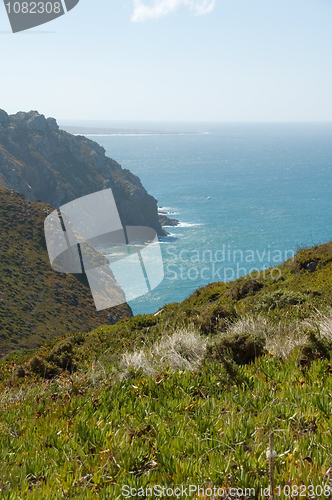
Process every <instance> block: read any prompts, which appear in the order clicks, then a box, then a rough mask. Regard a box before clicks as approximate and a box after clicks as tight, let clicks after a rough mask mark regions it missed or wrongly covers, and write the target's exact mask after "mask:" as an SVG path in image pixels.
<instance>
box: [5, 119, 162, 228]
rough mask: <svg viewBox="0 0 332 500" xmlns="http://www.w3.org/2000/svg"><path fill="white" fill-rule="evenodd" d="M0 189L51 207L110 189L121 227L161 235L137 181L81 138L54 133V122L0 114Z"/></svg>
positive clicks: (150, 200)
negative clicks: (150, 230) (135, 227)
mask: <svg viewBox="0 0 332 500" xmlns="http://www.w3.org/2000/svg"><path fill="white" fill-rule="evenodd" d="M0 186H1V187H7V188H10V189H13V190H14V191H17V192H20V193H22V194H23V195H24V197H25V198H26V199H27V200H29V201H35V200H36V199H38V200H41V201H42V202H45V203H48V204H49V205H51V206H52V207H54V208H59V207H60V206H61V205H63V204H65V203H67V202H69V201H72V200H74V199H76V198H79V197H81V196H84V195H87V194H91V193H93V192H96V191H100V190H102V189H105V188H111V189H112V191H113V194H114V198H115V201H116V204H117V207H118V211H119V214H120V218H121V221H122V224H123V225H125V226H127V225H129V226H130V225H142V226H149V227H152V228H153V229H155V230H156V232H157V234H158V235H166V234H167V232H166V231H165V230H164V229H163V228H162V226H161V224H160V221H159V218H158V209H157V200H155V198H153V197H152V196H150V195H149V194H148V193H147V191H146V190H145V189H144V187H143V186H142V184H141V182H140V180H139V178H138V177H137V176H136V175H134V174H132V173H131V172H130V171H129V170H126V169H122V168H121V166H120V165H119V164H118V163H117V162H116V161H114V160H112V159H110V158H108V157H107V156H105V149H104V148H102V147H101V146H100V145H99V144H97V143H96V142H94V141H91V140H89V139H87V138H86V137H83V136H74V135H72V134H69V133H68V132H65V131H64V130H60V129H59V126H58V124H57V122H56V120H55V119H54V118H45V116H44V115H41V114H39V113H38V112H37V111H30V112H29V113H24V112H19V113H17V114H15V115H8V114H7V113H6V112H5V111H3V110H0Z"/></svg>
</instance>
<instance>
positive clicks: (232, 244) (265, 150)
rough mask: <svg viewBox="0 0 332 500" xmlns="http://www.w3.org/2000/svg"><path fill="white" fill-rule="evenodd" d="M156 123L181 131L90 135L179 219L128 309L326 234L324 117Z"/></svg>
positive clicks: (331, 186) (331, 230)
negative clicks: (159, 274) (155, 278)
mask: <svg viewBox="0 0 332 500" xmlns="http://www.w3.org/2000/svg"><path fill="white" fill-rule="evenodd" d="M155 127H156V129H157V130H175V131H180V132H181V131H182V132H183V133H182V134H158V133H156V134H147V135H142V134H137V135H133V134H131V135H105V136H100V135H98V136H92V135H91V136H89V138H91V139H93V140H95V141H96V142H98V143H99V144H101V145H102V146H104V148H105V149H106V154H107V155H108V156H110V157H111V158H114V159H115V160H117V161H118V162H119V163H120V164H121V165H122V167H123V168H127V169H129V170H131V171H132V172H133V173H134V174H136V175H138V176H139V178H140V179H141V181H142V184H143V186H144V187H145V188H146V190H147V191H148V192H149V193H150V194H151V195H153V196H154V197H155V198H156V199H157V200H158V206H160V207H163V210H165V211H167V212H169V214H170V215H169V216H170V217H173V216H174V217H175V218H177V219H179V220H180V222H181V225H180V226H179V227H174V228H173V227H172V228H166V229H167V230H168V231H169V232H170V233H171V234H170V235H169V236H167V237H163V238H161V239H160V242H161V248H162V255H163V261H164V273H165V277H164V280H163V281H162V283H161V284H160V285H159V286H158V287H157V288H155V289H154V290H153V291H151V292H149V293H148V294H146V295H144V296H143V297H140V298H138V299H135V300H133V301H131V302H130V305H131V307H132V309H133V312H134V314H139V313H151V312H155V311H157V310H158V309H159V308H160V307H162V306H163V305H164V304H167V303H170V302H178V301H181V300H183V299H184V298H186V297H187V296H189V295H190V294H191V293H192V292H193V291H194V290H195V289H196V288H199V287H201V286H204V285H207V284H208V283H211V282H214V281H229V280H231V279H235V278H237V277H239V276H243V275H244V274H247V273H249V272H251V271H252V270H254V269H258V270H260V271H261V272H263V270H264V269H268V268H270V267H272V266H276V265H278V264H280V263H281V262H282V261H284V260H286V259H287V258H290V257H292V255H293V254H294V253H295V252H296V250H297V249H298V248H299V247H301V246H304V245H307V246H311V245H314V244H320V243H323V242H325V241H329V240H332V124H331V123H325V124H324V123H311V124H310V123H308V124H295V123H294V124H282V123H278V124H276V123H274V124H273V123H270V124H268V123H267V124H250V123H247V124H236V123H230V124H191V125H190V126H189V125H188V124H182V125H181V124H164V125H163V124H158V125H155ZM150 128H151V126H150ZM188 131H189V132H190V133H185V132H188ZM265 272H270V271H265ZM255 275H256V276H257V272H256V274H255Z"/></svg>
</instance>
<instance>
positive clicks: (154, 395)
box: [0, 243, 332, 500]
mask: <svg viewBox="0 0 332 500" xmlns="http://www.w3.org/2000/svg"><path fill="white" fill-rule="evenodd" d="M313 262H314V264H312V263H313ZM331 265H332V243H327V244H325V245H321V246H319V247H315V248H312V249H305V250H301V251H300V252H298V254H297V255H296V256H295V258H294V259H292V260H290V261H287V262H286V263H284V264H283V265H282V266H280V273H278V274H279V277H278V279H275V278H273V277H271V273H269V272H266V274H265V277H264V276H262V277H261V278H257V279H254V278H252V277H251V278H250V277H244V278H240V279H239V280H237V281H235V282H232V283H214V284H211V285H208V286H207V287H204V288H201V289H199V290H197V291H196V292H195V293H194V294H193V295H192V296H191V297H189V298H188V299H186V300H185V301H183V302H182V303H173V304H169V305H166V306H165V307H164V308H163V311H162V312H161V313H160V314H158V315H157V316H154V315H146V316H144V315H139V316H136V317H132V318H129V319H126V320H121V321H119V322H118V323H116V324H115V325H112V326H101V327H98V328H97V329H95V330H93V331H90V332H88V333H86V334H82V333H75V330H73V332H72V333H70V334H66V335H63V336H61V337H60V338H57V339H53V340H51V341H49V342H48V343H46V344H45V345H44V346H43V347H41V348H40V349H38V350H35V351H33V352H32V351H28V350H25V351H16V352H11V353H10V354H8V355H7V356H6V357H4V358H3V359H2V360H1V362H0V367H1V381H0V411H1V413H0V439H1V449H0V456H1V470H0V489H1V498H4V499H8V500H18V499H29V500H33V499H36V500H37V499H38V500H39V499H45V500H56V499H60V498H61V499H62V498H68V499H77V498H80V499H87V500H88V499H94V498H101V499H105V500H106V499H110V498H112V499H113V498H114V499H117V498H124V497H123V495H122V490H121V488H122V487H123V486H125V485H128V486H129V487H132V488H139V487H143V488H148V487H153V486H154V485H161V486H166V485H168V486H172V487H174V486H175V485H179V484H186V485H188V484H199V485H201V486H203V485H204V486H205V487H208V486H212V487H213V486H220V487H227V486H228V487H229V486H231V485H232V486H233V487H241V488H249V487H250V488H255V490H256V495H255V497H256V498H261V497H262V495H261V488H267V487H268V486H269V478H268V467H269V464H268V460H267V455H266V452H267V449H268V443H269V434H270V432H271V431H273V432H274V443H275V451H276V453H277V458H276V460H275V470H274V474H275V483H276V485H278V486H280V487H281V488H283V487H284V486H287V485H288V486H290V487H291V488H292V487H295V486H300V485H305V486H306V487H309V485H311V486H312V487H314V488H317V487H319V486H322V487H323V489H324V485H326V484H327V483H328V481H329V476H328V475H326V473H327V471H328V469H329V467H330V465H331V460H332V457H331V455H332V440H331V430H332V426H331V424H332V422H331V420H332V417H331V415H332V400H331V395H332V367H331V364H332V363H331V354H332V312H331V311H332V309H331V308H332V295H331V293H332V286H331V285H332V269H331ZM275 274H276V273H275ZM307 491H309V490H307ZM315 491H318V490H315ZM316 496H319V495H316ZM280 497H281V498H289V496H288V497H287V496H285V495H284V494H282V495H281V496H280ZM295 497H296V495H293V498H295ZM306 497H307V498H310V495H309V494H308V495H307V496H306ZM151 498H157V496H155V497H153V496H151ZM164 498H166V497H164ZM174 498H175V497H174ZM191 498H201V499H203V498H209V497H204V496H201V497H198V496H195V495H194V496H192V497H191ZM210 498H211V497H210Z"/></svg>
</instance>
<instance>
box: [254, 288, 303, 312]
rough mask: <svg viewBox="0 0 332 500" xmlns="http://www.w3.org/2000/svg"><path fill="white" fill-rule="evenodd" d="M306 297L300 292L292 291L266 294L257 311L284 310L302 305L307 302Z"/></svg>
mask: <svg viewBox="0 0 332 500" xmlns="http://www.w3.org/2000/svg"><path fill="white" fill-rule="evenodd" d="M306 298H307V297H306V296H305V295H304V294H303V293H300V292H293V291H291V290H276V291H275V292H272V293H267V294H265V295H264V296H263V297H262V298H261V299H260V300H259V301H258V302H257V303H256V307H255V308H256V310H266V309H275V308H279V309H280V308H283V307H287V306H293V305H296V304H302V303H303V302H305V300H306Z"/></svg>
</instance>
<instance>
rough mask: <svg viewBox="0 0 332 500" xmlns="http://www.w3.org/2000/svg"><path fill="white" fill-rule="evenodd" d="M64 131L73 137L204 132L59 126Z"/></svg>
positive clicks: (192, 133) (197, 133)
mask: <svg viewBox="0 0 332 500" xmlns="http://www.w3.org/2000/svg"><path fill="white" fill-rule="evenodd" d="M59 126H60V128H61V129H62V130H65V131H66V132H69V133H70V134H73V135H111V136H112V135H201V134H202V132H179V131H171V130H170V131H166V130H139V129H122V128H103V127H96V128H93V127H76V126H74V125H62V124H59Z"/></svg>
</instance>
